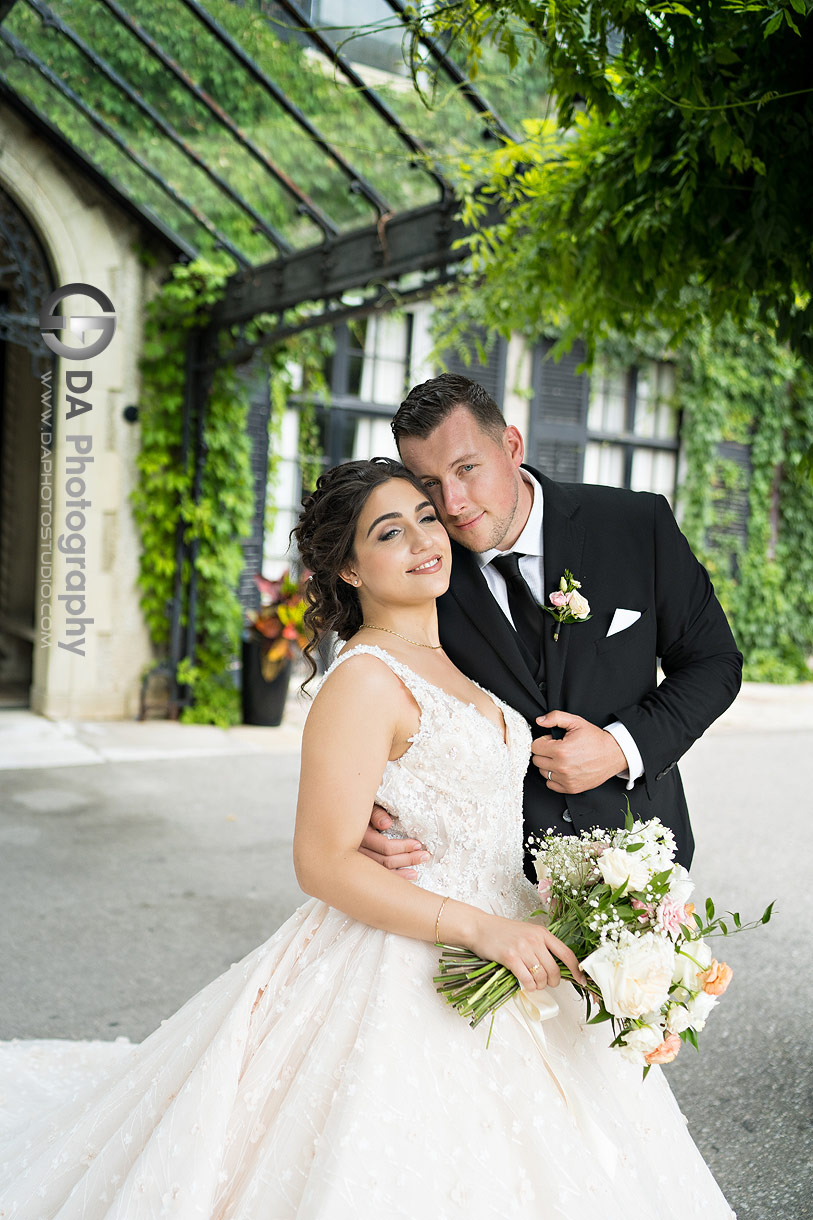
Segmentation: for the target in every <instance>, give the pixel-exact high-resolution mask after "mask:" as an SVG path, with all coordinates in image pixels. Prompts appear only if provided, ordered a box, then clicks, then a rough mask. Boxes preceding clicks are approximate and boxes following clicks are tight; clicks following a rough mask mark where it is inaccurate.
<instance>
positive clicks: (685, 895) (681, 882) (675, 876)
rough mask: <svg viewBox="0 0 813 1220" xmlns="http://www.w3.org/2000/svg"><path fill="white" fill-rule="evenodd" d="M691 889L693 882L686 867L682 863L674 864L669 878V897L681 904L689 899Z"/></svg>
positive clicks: (692, 888)
mask: <svg viewBox="0 0 813 1220" xmlns="http://www.w3.org/2000/svg"><path fill="white" fill-rule="evenodd" d="M693 890H694V882H693V881H692V880H691V878H690V877H689V874H688V873H687V872H686V869H685V868H684V867H683V865H682V864H676V865H675V867H674V871H673V873H672V876H671V877H670V878H669V897H670V898H671V899H672V901H673V902H676V903H677V904H678V906H683V905H684V904H685V903H687V902H688V901H689V898H690V897H691V894H692V891H693Z"/></svg>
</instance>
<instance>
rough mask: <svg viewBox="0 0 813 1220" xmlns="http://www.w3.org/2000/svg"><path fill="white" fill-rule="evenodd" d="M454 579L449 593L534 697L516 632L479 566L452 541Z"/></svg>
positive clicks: (531, 678) (537, 696) (536, 694)
mask: <svg viewBox="0 0 813 1220" xmlns="http://www.w3.org/2000/svg"><path fill="white" fill-rule="evenodd" d="M452 567H453V570H454V579H453V581H452V585H451V588H450V590H449V592H450V593H451V595H452V596H453V597H454V599H455V601H456V602H457V603H458V605H459V606H460V608H461V610H462V611H463V613H464V614H465V615H466V616H467V618H468V619H469V620H470V621H471V622H472V623H473V625H474V626H475V627H476V628H477V630H478V632H479V633H480V635H481V636H482V637H483V639H484V640H485V642H486V644H488V646H489V647H490V648H491V649H492V650H493V651H494V653H495V654H496V656H497V658H498V660H499V661H500V662H501V663H502V665H504V666H506V667H507V668H508V669H509V670H510V671H511V673H512V674H513V675H514V677H515V678H516V679H517V681H518V682H520V683H521V684H522V685H523V686H524V687H525V688H526V690H527V691H528V693H529V694H530V695H531V696H532V697H533V698H534V700H535V701H536V702H537V703H539V702H540V691H539V686H538V683H537V682H536V681H535V679H534V675H533V674H532V673H531V670H530V669H529V668H528V662H527V661H526V659H525V656H524V654H523V652H522V650H521V648H520V645H519V641H518V638H517V634H516V632H515V631H514V630H513V629H512V627H511V624H510V623H509V622H508V620H507V618H506V617H505V615H504V614H503V612H502V610H501V609H500V607H499V606H498V605H497V603H496V601H495V600H494V598H493V597H492V595H491V590H490V589H489V587H488V585H487V584H486V578H485V577H484V576H483V573H482V571H481V569H480V565H479V564H478V563H477V561H476V560H475V559H474V558H473V556H472V554H471V552H470V551H467V550H466V549H465V547H462V546H459V545H458V544H457V543H456V542H452Z"/></svg>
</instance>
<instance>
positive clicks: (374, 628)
mask: <svg viewBox="0 0 813 1220" xmlns="http://www.w3.org/2000/svg"><path fill="white" fill-rule="evenodd" d="M361 625H362V627H368V628H369V630H370V631H387V632H388V633H389V634H390V635H397V636H398V639H399V640H406V642H407V644H414V645H415V647H416V648H434V649H438V648H442V647H443V645H442V644H422V643H421V641H420V640H411V639H410V638H409V636H408V635H401V632H400V631H393V630H392V628H391V627H377V626H376V624H375V623H362V624H361Z"/></svg>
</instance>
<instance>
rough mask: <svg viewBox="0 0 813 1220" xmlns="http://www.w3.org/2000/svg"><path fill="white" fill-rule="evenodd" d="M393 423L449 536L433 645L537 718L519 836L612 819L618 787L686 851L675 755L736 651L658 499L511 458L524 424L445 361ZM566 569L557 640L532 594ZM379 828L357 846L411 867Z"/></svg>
mask: <svg viewBox="0 0 813 1220" xmlns="http://www.w3.org/2000/svg"><path fill="white" fill-rule="evenodd" d="M392 429H393V433H394V435H395V440H396V443H397V445H398V449H399V452H400V454H401V458H402V460H403V462H404V463H405V465H406V466H408V467H409V469H410V470H411V471H412V472H413V473H414V474H415V475H417V476H418V478H419V479H420V481H421V482H422V483H423V485H424V487H425V488H426V490H427V492H428V494H429V496H430V498H431V499H432V501H433V503H434V505H435V508H436V510H437V512H438V515H439V517H440V519H441V520H442V522H443V524H444V525H445V526H446V529H447V530H448V533H449V535H450V537H451V539H452V576H451V584H450V587H449V591H448V592H447V593H446V594H445V595H444V596H443V597H441V598H440V600H439V602H438V620H439V627H440V639H441V643H442V644H443V646H444V649H445V651H446V653H447V655H448V656H449V657H450V658H451V660H452V661H453V662H454V663H455V664H456V665H457V666H458V667H459V668H460V669H462V670H463V672H464V673H465V674H467V675H468V676H469V677H470V678H472V679H473V680H474V681H476V682H479V683H480V684H481V685H482V686H485V687H486V688H487V689H488V690H490V691H492V692H493V693H494V694H496V695H497V696H498V697H499V698H501V699H503V700H504V701H505V702H506V703H508V704H510V705H511V706H512V707H514V708H516V709H517V711H519V712H520V713H521V714H522V715H523V716H524V717H525V718H526V720H527V721H528V723H529V725H530V726H531V729H532V733H533V736H534V742H533V755H532V761H531V765H530V766H529V768H528V774H527V776H526V780H525V798H524V812H525V833H526V836H527V835H528V834H540V833H544V832H545V831H546V830H547V829H548V828H549V827H552V828H553V829H554V830H556V831H558V832H560V833H562V834H574V833H578V831H579V830H582V829H584V828H589V827H593V826H606V827H610V826H623V824H624V813H625V810H626V803H627V798H628V799H629V803H630V807H631V808H632V811H633V813H634V814H635V815H636V816H638V817H641V818H645V819H646V818H651V817H658V818H660V820H661V821H662V822H663V823H664V825H666V826H669V827H670V828H671V829H672V831H673V832H674V835H675V838H676V841H677V849H678V850H677V855H678V859H679V861H680V862H681V863H682V864H684V865H686V866H688V865H689V864H690V862H691V857H692V851H693V847H694V842H693V839H692V832H691V827H690V825H689V817H688V810H687V807H686V800H685V797H684V794H683V786H682V784H681V781H680V775H679V773H678V770H677V766H676V764H677V761H678V759H679V758H680V757H681V755H682V754H684V753H685V752H686V750H687V749H688V748H689V746H690V745H692V743H693V742H694V741H696V740H697V738H698V737H700V736H701V735H702V733H703V732H705V730H706V729H707V728H708V726H709V725H710V724H711V723H712V721H714V720H715V719H716V718H717V717H718V716H720V715H721V714H722V712H724V711H725V709H726V708H727V707H728V706H729V705H730V704H731V702H732V701H733V699H734V697H735V696H736V694H737V691H738V690H739V688H740V682H741V670H742V657H741V655H740V653H739V652H738V651H737V648H736V645H735V642H734V638H733V636H732V634H731V630H730V628H729V626H728V623H727V621H726V618H725V615H724V613H723V611H722V609H721V607H720V604H719V602H718V601H717V599H716V597H715V596H714V591H713V589H712V586H711V583H710V581H709V578H708V575H707V574H706V571H705V569H704V568H703V567H701V565H700V564H699V563H698V561H697V559H695V557H694V555H693V554H692V552H691V550H690V549H689V545H688V543H687V542H686V539H685V538H684V537H683V535H682V534H681V532H680V530H679V529H678V527H677V525H676V523H675V519H674V517H673V516H672V513H671V511H670V509H669V506H668V504H667V502H666V500H665V499H664V498H663V497H662V496H658V495H654V494H652V493H649V492H643V493H636V492H630V491H625V490H621V489H619V488H611V487H598V486H590V485H587V484H575V483H573V484H564V483H555V482H553V481H552V480H551V479H549V478H547V477H546V476H545V475H543V474H541V473H540V472H539V471H537V470H534V469H533V468H532V467H529V466H525V465H523V464H522V459H523V456H524V450H523V441H522V436H521V434H520V433H519V431H518V430H517V429H516V428H515V427H513V425H509V426H507V425H506V423H505V420H504V418H503V416H502V414H501V412H500V410H499V408H498V407H497V405H496V403H495V402H494V401H493V399H492V398H491V397H490V396H489V394H488V393H487V391H486V390H485V389H483V387H482V386H480V385H478V384H477V383H476V382H474V381H470V380H469V379H468V378H466V377H461V376H458V375H456V374H452V373H444V374H442V375H441V376H439V377H434V378H432V379H431V380H430V381H426V382H424V383H423V384H422V385H418V386H415V387H414V389H412V390H411V391H410V393H409V394H408V395H407V397H406V399H405V400H404V402H403V403H402V404H401V407H400V408H399V410H398V412H397V413H396V415H395V417H394V419H393V421H392ZM565 570H567V571H569V572H570V573H572V575H573V577H574V578H575V580H577V581H579V582H580V588H579V590H578V593H579V596H580V597H583V598H585V599H586V600H587V602H588V603H589V609H590V617H589V618H587V619H580V620H577V621H573V622H569V623H564V624H563V625H561V626H560V627H559V629H558V640H557V639H555V633H556V628H557V624H556V621H555V620H554V618H553V617H552V616H551V615H549V614H546V613H544V612H543V611H542V610H541V609H539V606H540V605H550V604H551V602H550V594H551V593H553V592H555V591H557V590H558V589H559V582H560V578H561V577H562V576H563V575H564V573H565ZM659 661H660V665H661V668H662V670H663V673H664V675H665V678H664V681H663V682H662V683H661V684H660V685H658V684H657V676H656V674H657V667H658V662H659ZM390 825H391V822H390V819H389V817H388V816H387V814H386V813H385V812H384V811H383V810H381V809H378V808H377V809H376V810H375V811H374V814H373V818H372V820H371V824H370V827H369V828H368V830H367V832H366V833H365V836H364V840H363V842H362V845H361V850H362V851H364V852H365V854H367V855H370V856H372V857H373V858H375V859H377V860H378V861H379V862H380V863H382V864H384V865H386V866H387V867H389V868H397V869H403V870H404V871H403V873H402V875H403V876H405V877H414V876H415V875H416V874H415V873H414V866H415V864H417V863H419V862H420V860H421V859H425V858H426V856H425V854H424V853H423V852H422V851H421V850H417V851H416V850H413V849H414V848H415V846H416V845H415V843H414V841H412V840H396V839H388V838H386V837H385V836H383V835H382V834H381V833H380V831H381V830H384V829H387V828H388V827H389V826H390Z"/></svg>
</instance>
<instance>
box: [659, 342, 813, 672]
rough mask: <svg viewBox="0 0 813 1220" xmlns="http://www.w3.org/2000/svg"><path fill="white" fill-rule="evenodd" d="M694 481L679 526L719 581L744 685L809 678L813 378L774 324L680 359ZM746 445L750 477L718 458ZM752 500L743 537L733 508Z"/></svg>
mask: <svg viewBox="0 0 813 1220" xmlns="http://www.w3.org/2000/svg"><path fill="white" fill-rule="evenodd" d="M678 368H679V380H678V398H679V405H680V406H681V407H682V408H683V430H682V436H683V441H684V446H685V457H686V477H685V480H684V481H683V485H682V488H681V499H680V507H681V508H682V525H683V529H684V531H685V533H686V535H687V537H688V538H689V540H690V542H691V543H692V546H693V547H694V549H695V551H696V552H697V554H698V555H699V556H700V557H701V558H702V560H703V562H704V563H705V564H706V566H707V568H708V569H709V572H710V574H711V577H712V580H713V581H714V586H715V590H716V592H717V594H718V596H719V597H720V600H721V602H722V603H723V606H724V607H725V609H726V612H727V614H728V616H729V620H730V622H731V625H732V628H733V631H734V634H735V636H736V639H737V643H738V645H739V647H740V649H741V650H742V652H743V655H744V657H745V678H746V679H748V680H750V681H757V682H798V681H803V680H805V679H810V678H811V677H813V673H811V671H810V669H809V667H808V659H809V658H810V656H811V654H813V486H811V482H810V479H809V478H808V477H807V475H806V470H805V466H804V458H805V454H806V452H807V449H808V447H809V445H810V442H811V438H812V437H813V375H811V370H810V369H809V367H808V366H807V365H805V364H804V363H803V362H802V361H801V360H799V359H797V358H795V357H794V356H792V355H791V354H790V353H789V351H788V349H787V348H786V347H784V346H783V345H781V344H779V343H778V342H777V341H776V339H775V337H774V336H773V335H772V333H771V331H770V330H769V328H768V327H766V326H764V325H762V324H761V323H758V322H757V321H754V322H753V323H752V325H751V326H749V327H747V328H745V329H738V328H737V327H735V326H734V325H733V324H732V323H731V322H723V323H722V324H720V325H717V326H715V327H712V326H710V325H703V326H701V327H699V328H698V329H697V330H696V331H695V333H694V334H693V335H692V336H691V340H690V342H688V343H687V344H686V345H685V346H684V347H683V348H682V350H681V352H680V355H679V358H678ZM726 441H731V442H736V443H738V444H740V445H746V446H749V447H750V471H749V470H747V469H746V468H745V467H744V466H743V465H742V464H741V463H737V462H734V461H732V460H731V459H730V458H726V457H724V456H722V455H721V453H720V444H721V442H726ZM737 497H740V498H741V499H742V500H743V502H744V503H745V504H747V528H746V530H745V532H744V537H743V536H742V531H737V530H736V528H735V524H736V523H735V522H734V520H733V519H732V517H731V504H732V500H734V499H735V498H737Z"/></svg>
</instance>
